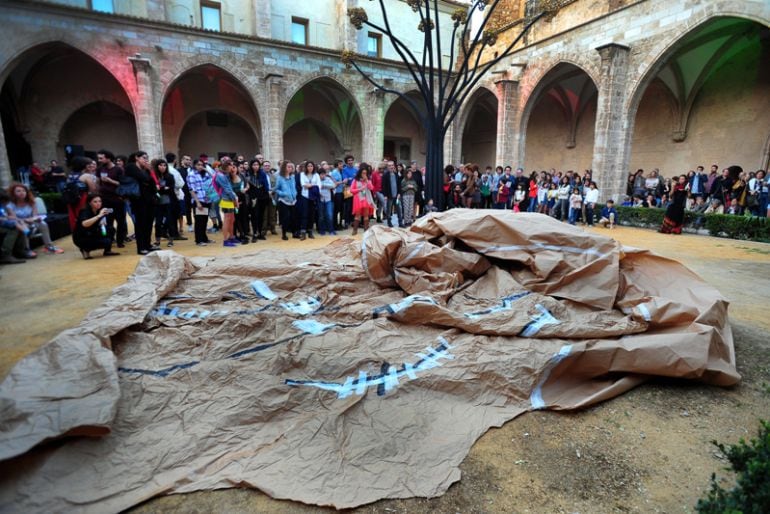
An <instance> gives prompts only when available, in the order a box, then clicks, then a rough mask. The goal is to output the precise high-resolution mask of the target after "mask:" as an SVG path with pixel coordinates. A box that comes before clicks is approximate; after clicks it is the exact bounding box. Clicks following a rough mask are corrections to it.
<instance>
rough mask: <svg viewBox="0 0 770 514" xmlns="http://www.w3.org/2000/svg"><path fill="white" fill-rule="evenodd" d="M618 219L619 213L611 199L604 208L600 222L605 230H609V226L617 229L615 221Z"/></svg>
mask: <svg viewBox="0 0 770 514" xmlns="http://www.w3.org/2000/svg"><path fill="white" fill-rule="evenodd" d="M617 219H618V211H617V210H616V209H615V201H614V200H613V199H612V198H610V199H609V200H607V205H605V206H604V207H603V208H602V217H601V219H600V220H599V223H601V224H602V226H603V227H604V228H607V225H609V226H610V228H615V220H617Z"/></svg>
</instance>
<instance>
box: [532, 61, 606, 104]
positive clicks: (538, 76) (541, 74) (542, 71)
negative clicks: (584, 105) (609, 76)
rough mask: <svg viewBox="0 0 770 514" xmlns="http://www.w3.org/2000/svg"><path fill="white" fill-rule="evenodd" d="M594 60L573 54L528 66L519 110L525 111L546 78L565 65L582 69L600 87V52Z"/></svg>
mask: <svg viewBox="0 0 770 514" xmlns="http://www.w3.org/2000/svg"><path fill="white" fill-rule="evenodd" d="M594 53H595V54H596V55H595V56H594V58H591V57H589V56H588V55H584V54H578V53H571V54H555V55H552V56H549V57H550V58H549V59H548V60H546V61H543V62H538V63H537V64H534V65H531V64H528V65H527V67H526V68H525V69H524V72H523V74H522V77H521V80H520V81H519V110H520V111H522V112H523V111H524V109H525V108H526V106H527V105H529V104H531V103H532V102H531V99H532V98H533V97H536V96H537V95H538V94H539V92H540V90H539V88H541V87H542V84H543V79H544V78H546V77H547V76H548V75H549V74H551V72H553V70H554V69H556V68H558V67H559V66H562V65H564V64H571V65H572V66H575V67H576V68H580V69H581V70H583V72H585V74H586V75H588V76H589V77H590V78H591V80H592V81H593V83H594V84H596V85H597V86H598V84H599V83H600V82H601V79H600V77H601V73H600V69H599V68H600V67H601V59H600V56H599V52H594Z"/></svg>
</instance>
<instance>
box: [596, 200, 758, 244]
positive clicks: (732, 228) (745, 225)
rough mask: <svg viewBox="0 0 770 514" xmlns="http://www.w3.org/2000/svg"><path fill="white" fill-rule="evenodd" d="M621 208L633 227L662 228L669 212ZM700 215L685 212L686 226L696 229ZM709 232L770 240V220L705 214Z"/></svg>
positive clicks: (598, 210)
mask: <svg viewBox="0 0 770 514" xmlns="http://www.w3.org/2000/svg"><path fill="white" fill-rule="evenodd" d="M603 207H604V206H603V205H597V206H596V209H595V210H594V212H595V213H596V215H597V216H598V215H599V213H601V210H602V208H603ZM615 208H616V209H617V211H618V223H619V224H620V225H629V226H632V227H643V228H654V229H658V228H660V226H661V225H662V224H663V218H664V217H665V215H666V210H665V209H656V208H652V209H650V208H644V207H618V206H616V207H615ZM697 218H698V215H696V214H693V213H692V212H690V211H685V213H684V226H685V228H690V229H692V230H694V229H696V228H698V227H695V226H694V225H695V220H696V219H697ZM699 228H705V229H706V230H707V231H708V233H709V235H711V236H715V237H728V238H731V239H748V240H751V241H760V242H765V243H770V220H768V219H767V218H757V217H753V216H752V217H748V216H734V215H728V214H706V215H703V225H702V226H701V227H699Z"/></svg>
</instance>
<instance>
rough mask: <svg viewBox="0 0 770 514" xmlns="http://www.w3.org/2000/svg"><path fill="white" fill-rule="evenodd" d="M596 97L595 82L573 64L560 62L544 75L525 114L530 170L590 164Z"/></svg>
mask: <svg viewBox="0 0 770 514" xmlns="http://www.w3.org/2000/svg"><path fill="white" fill-rule="evenodd" d="M596 97H597V88H596V84H595V83H594V81H593V80H592V79H591V77H590V76H589V75H588V74H587V73H586V72H585V71H584V70H583V69H581V68H579V67H578V66H575V65H574V64H570V63H560V64H558V65H556V66H555V67H554V68H553V69H552V70H551V71H549V72H548V73H547V74H546V75H545V76H544V77H543V79H542V80H541V81H540V83H539V84H538V85H537V86H536V88H535V92H534V93H533V95H532V96H531V97H530V99H529V101H528V104H527V106H526V107H525V110H524V116H523V118H522V123H523V126H524V127H525V128H526V132H525V133H526V151H525V159H524V167H525V168H526V169H527V170H535V169H537V170H543V169H549V168H556V169H558V170H568V169H574V170H578V169H580V170H582V169H586V168H590V167H591V162H592V160H593V147H594V130H595V125H596Z"/></svg>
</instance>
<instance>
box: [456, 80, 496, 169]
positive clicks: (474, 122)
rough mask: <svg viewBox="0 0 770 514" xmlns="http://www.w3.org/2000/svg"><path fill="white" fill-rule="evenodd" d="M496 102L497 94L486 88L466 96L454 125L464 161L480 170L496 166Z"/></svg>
mask: <svg viewBox="0 0 770 514" xmlns="http://www.w3.org/2000/svg"><path fill="white" fill-rule="evenodd" d="M492 100H494V102H492ZM498 103H499V99H498V97H497V94H496V92H495V91H494V90H492V89H490V88H488V87H486V86H481V87H479V88H477V89H476V90H475V91H474V92H473V93H471V94H470V95H469V96H468V100H466V102H465V104H466V105H465V106H464V108H463V112H462V113H461V115H460V119H459V120H458V124H457V127H458V131H459V135H460V143H461V159H462V160H463V161H464V162H473V163H476V164H479V165H480V166H481V167H482V168H483V167H485V166H493V167H494V166H495V165H496V155H495V153H496V143H497V130H498V127H497V110H498V108H499V107H498ZM487 125H489V128H487ZM490 128H491V131H492V133H490V130H489V129H490ZM469 129H472V135H471V134H469V133H468V130H469Z"/></svg>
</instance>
